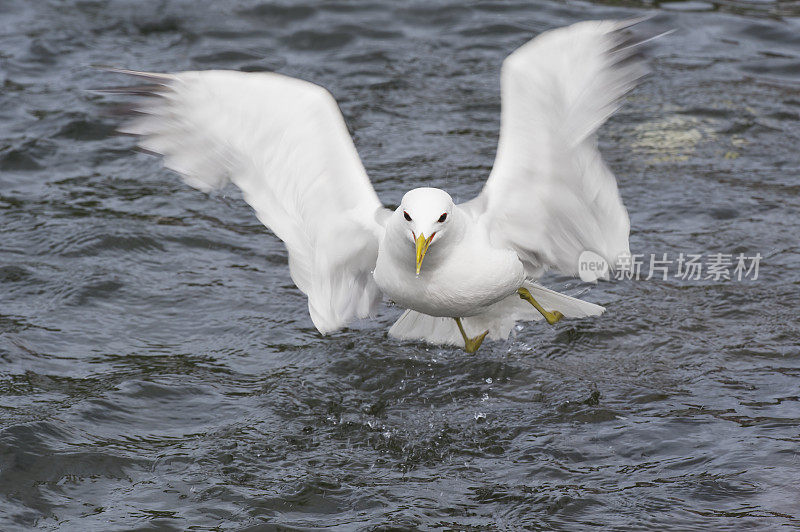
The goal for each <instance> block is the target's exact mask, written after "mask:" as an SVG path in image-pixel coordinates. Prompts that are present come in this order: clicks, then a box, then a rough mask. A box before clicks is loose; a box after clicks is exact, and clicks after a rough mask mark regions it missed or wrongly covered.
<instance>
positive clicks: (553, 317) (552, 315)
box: [517, 288, 564, 325]
mask: <svg viewBox="0 0 800 532" xmlns="http://www.w3.org/2000/svg"><path fill="white" fill-rule="evenodd" d="M517 293H518V294H519V297H520V298H522V299H524V300H525V301H527V302H528V303H530V304H531V305H533V308H535V309H536V310H538V311H539V312H540V313H541V314H542V316H544V319H546V320H547V323H549V324H550V325H555V324H556V323H557V322H558V320H560V319H561V318H563V317H564V315H563V314H561V313H560V312H559V311H557V310H554V311H553V312H548V311H546V310H545V309H544V307H543V306H541V305H540V304H539V302H538V301H536V300H535V299H533V296H532V295H531V293H530V292H529V291H528V289H527V288H520V289H519V290H517Z"/></svg>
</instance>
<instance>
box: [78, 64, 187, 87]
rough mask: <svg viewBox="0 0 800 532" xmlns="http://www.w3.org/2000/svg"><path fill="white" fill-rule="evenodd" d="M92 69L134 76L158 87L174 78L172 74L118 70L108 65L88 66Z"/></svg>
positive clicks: (118, 68)
mask: <svg viewBox="0 0 800 532" xmlns="http://www.w3.org/2000/svg"><path fill="white" fill-rule="evenodd" d="M90 66H91V67H92V68H94V69H97V70H102V71H104V72H112V73H114V74H125V75H126V76H135V77H137V78H144V79H147V80H149V81H152V82H154V83H158V84H160V85H163V84H166V83H169V82H170V81H172V80H173V79H174V78H175V77H174V76H173V75H172V74H162V73H159V72H143V71H140V70H130V69H127V68H120V67H115V66H110V65H99V64H94V65H90Z"/></svg>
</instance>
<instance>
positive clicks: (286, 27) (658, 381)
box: [0, 0, 800, 531]
mask: <svg viewBox="0 0 800 532" xmlns="http://www.w3.org/2000/svg"><path fill="white" fill-rule="evenodd" d="M641 14H655V15H656V17H655V18H653V19H651V20H649V21H648V22H646V23H644V24H643V25H642V30H643V31H645V32H648V33H657V32H661V31H664V30H668V29H675V30H676V31H675V33H674V34H672V35H671V36H669V37H666V38H663V39H661V40H660V41H659V42H657V43H656V44H655V45H654V47H653V49H652V51H651V65H652V69H653V73H652V76H651V77H650V78H649V79H648V80H647V81H646V83H645V84H644V85H643V86H641V87H640V88H639V89H637V90H636V91H635V92H634V93H633V94H632V95H631V96H630V97H629V98H628V100H627V103H626V105H625V107H624V108H623V109H622V110H621V112H620V113H619V114H617V115H616V116H615V117H614V118H613V119H612V120H611V122H610V123H609V124H608V125H607V126H606V127H605V128H604V129H603V132H602V135H601V148H602V151H603V153H604V154H605V156H606V158H607V160H608V162H609V165H610V166H611V167H612V168H613V170H614V171H615V172H616V174H617V176H618V180H619V184H620V190H621V193H622V196H623V198H624V200H625V203H626V205H627V207H628V209H629V211H630V214H631V221H632V234H631V244H632V246H631V247H632V249H633V251H634V252H635V253H641V254H643V255H645V256H649V254H652V253H657V254H659V256H660V254H663V253H668V254H669V257H670V258H673V259H674V258H676V257H677V256H678V254H679V253H702V254H705V255H708V254H712V253H725V254H738V253H745V254H746V255H754V254H756V253H760V254H761V255H762V256H763V259H762V262H761V264H760V271H759V277H758V279H757V280H743V281H736V280H731V281H726V280H718V281H715V280H714V279H713V278H712V279H703V280H681V279H676V278H674V276H672V275H671V276H670V278H669V279H668V280H662V279H661V276H660V275H659V276H658V278H657V279H656V278H654V279H650V280H644V279H641V280H638V281H637V280H624V281H618V282H612V283H605V284H601V285H599V286H597V287H594V288H591V287H587V286H584V285H581V283H579V282H577V281H575V280H569V279H562V278H556V277H550V278H548V279H546V282H547V284H549V285H550V286H552V287H554V288H557V289H561V290H565V291H567V292H568V293H571V294H581V295H582V297H584V298H586V299H589V300H591V301H595V302H598V303H601V304H603V305H606V306H607V308H608V312H607V313H606V314H605V315H603V316H601V317H599V318H594V319H587V320H582V321H565V322H562V323H559V324H558V325H556V326H555V327H548V326H546V325H542V324H536V325H527V326H525V327H522V328H520V330H519V331H518V333H517V334H516V337H515V338H513V339H511V340H509V341H508V342H491V343H487V344H484V347H483V348H481V350H480V351H479V352H478V353H477V354H476V355H474V356H470V355H466V354H464V353H463V352H461V351H459V350H457V349H449V348H446V349H442V348H430V347H427V346H425V345H423V344H417V343H402V342H398V341H395V340H392V339H389V338H387V336H386V331H387V328H388V326H389V325H390V324H391V322H392V321H393V320H394V319H395V318H396V317H397V315H398V314H399V309H394V308H390V307H388V306H387V307H386V308H385V309H384V310H382V311H381V313H380V315H379V316H378V318H377V319H376V320H374V321H369V322H364V323H359V324H357V325H356V326H354V327H353V328H351V329H349V330H346V331H342V332H339V333H336V334H333V335H331V336H329V337H321V336H320V335H319V334H318V333H317V332H316V331H315V329H314V328H313V326H312V323H311V321H310V319H309V317H308V314H307V310H306V303H305V299H304V297H303V296H302V294H301V293H300V292H298V290H297V289H295V288H294V286H293V285H292V283H291V280H290V279H289V275H288V271H287V265H286V254H285V251H284V249H283V247H282V245H281V243H280V242H279V241H278V240H277V239H276V238H275V237H274V236H272V235H271V234H270V233H269V232H268V231H267V230H265V229H264V228H263V227H262V226H261V225H260V224H259V223H258V221H257V220H256V218H255V216H253V214H252V213H251V211H250V209H249V207H247V205H245V204H244V203H243V202H242V201H241V199H240V197H239V195H238V193H237V192H236V191H234V190H229V191H226V192H224V193H218V194H215V195H213V196H212V197H210V198H209V197H208V196H206V195H204V194H202V193H200V192H197V191H195V190H192V189H190V188H189V187H187V186H185V185H183V184H182V183H181V182H180V180H179V179H177V178H176V177H175V176H174V175H172V174H169V173H168V172H165V171H163V170H161V169H160V167H159V162H158V161H157V160H156V159H154V158H150V157H148V156H146V155H143V154H138V153H134V152H132V151H131V148H132V144H133V141H132V140H131V139H130V138H127V137H119V136H112V135H111V133H112V132H113V130H114V128H115V127H116V125H117V119H116V118H114V117H113V116H111V113H110V111H111V110H112V108H113V106H114V105H115V104H116V103H117V102H115V100H114V99H113V98H109V97H106V96H100V95H98V94H96V93H92V92H88V91H87V89H91V88H96V87H103V86H108V85H115V84H119V83H124V82H125V81H127V80H119V79H117V77H115V76H113V75H110V74H106V73H103V72H98V71H95V70H92V69H90V68H88V65H91V64H97V63H100V64H113V65H120V66H126V67H130V68H137V69H143V70H155V71H175V70H184V69H209V68H229V69H244V70H277V71H279V72H282V73H286V74H289V75H293V76H298V77H301V78H304V79H308V80H312V81H315V82H318V83H320V84H322V85H324V86H325V87H327V88H329V89H330V90H331V92H332V93H333V94H334V95H335V96H336V98H337V99H338V101H339V102H340V104H341V107H342V111H343V113H344V115H345V117H346V119H347V121H348V124H349V126H350V128H351V130H352V131H353V134H354V138H355V141H356V145H357V147H358V149H359V152H360V154H361V156H362V158H363V160H364V162H365V165H366V167H367V169H368V171H369V173H370V175H371V177H372V179H373V181H374V183H375V186H376V188H377V190H378V193H379V195H380V197H381V199H382V200H383V201H384V202H385V203H386V204H388V205H392V204H396V203H397V202H398V201H399V199H400V197H401V195H402V193H403V192H404V191H406V190H407V189H409V188H412V187H415V186H420V185H432V186H438V187H443V188H446V189H448V190H449V191H450V192H451V193H452V194H453V195H454V196H456V197H457V198H459V199H461V200H464V199H468V198H470V197H472V196H473V195H474V194H476V193H477V192H478V190H479V189H480V187H481V185H482V183H483V181H484V179H485V177H486V175H487V173H488V171H489V169H490V168H491V165H492V161H493V157H494V151H495V143H496V140H497V131H498V126H499V83H498V73H499V66H500V62H501V60H502V59H503V57H504V56H505V55H507V54H508V53H509V52H510V51H512V50H513V49H514V48H515V47H517V46H519V45H520V44H522V43H524V42H525V41H526V40H527V39H529V38H530V37H532V36H534V35H536V34H538V33H540V32H542V31H544V30H546V29H549V28H553V27H556V26H561V25H565V24H569V23H572V22H576V21H579V20H583V19H587V18H603V17H605V18H608V17H628V16H635V15H641ZM576 68H579V65H576ZM0 84H1V85H2V99H0V124H1V125H2V136H0V231H2V232H1V233H0V235H1V236H0V529H2V530H16V529H20V530H24V529H30V528H32V527H39V528H43V529H62V530H98V531H100V530H103V531H105V530H130V529H137V530H144V529H158V530H183V529H188V528H191V529H194V530H209V529H217V528H218V529H223V530H231V529H237V528H247V529H251V530H257V529H269V527H270V524H283V525H288V526H290V527H298V528H313V527H318V526H338V527H339V528H341V529H354V528H360V527H363V528H374V527H379V526H382V525H395V526H398V527H400V528H420V529H438V528H444V529H449V528H453V529H461V530H477V529H486V528H506V529H508V528H512V529H513V528H516V527H526V526H527V527H530V528H556V529H576V528H584V527H589V526H593V525H599V526H602V527H603V528H606V529H629V528H639V529H640V528H659V529H673V530H689V529H704V530H707V529H731V530H733V529H736V530H739V529H743V528H748V527H749V528H759V529H767V528H768V529H775V528H779V527H800V488H798V479H800V456H799V453H800V448H799V447H798V444H800V352H798V351H799V350H798V333H799V332H800V330H799V329H800V326H799V324H798V316H799V315H800V312H798V311H799V310H800V273H798V272H800V259H799V258H798V234H800V201H799V200H798V198H799V197H800V178H799V176H800V149H798V147H800V7H798V5H797V3H792V2H780V1H778V2H770V1H758V2H756V1H752V2H747V1H740V2H737V1H734V0H726V1H719V2H713V3H712V2H704V1H694V2H670V3H667V2H664V3H661V4H651V3H647V4H640V3H637V2H632V1H631V2H605V3H597V4H588V3H580V2H568V3H562V2H502V3H488V2H484V3H469V4H468V3H466V2H460V1H449V2H448V1H427V2H412V3H400V2H371V1H369V0H364V1H353V2H346V1H341V2H327V3H324V4H313V3H303V2H293V3H291V4H273V3H264V2H258V1H255V0H253V1H240V2H212V1H202V2H192V1H188V0H186V1H158V2H156V1H154V2H137V1H132V0H130V1H128V0H119V1H101V0H83V1H77V0H75V1H72V0H63V1H55V0H52V1H46V0H41V1H39V0H37V1H30V0H4V1H0ZM674 273H675V269H674V266H673V270H672V274H674ZM250 527H252V528H250ZM260 527H263V528H260Z"/></svg>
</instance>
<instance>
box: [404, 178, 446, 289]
mask: <svg viewBox="0 0 800 532" xmlns="http://www.w3.org/2000/svg"><path fill="white" fill-rule="evenodd" d="M452 213H453V198H451V197H450V194H448V193H447V192H445V191H444V190H441V189H438V188H428V187H425V188H415V189H414V190H410V191H408V192H406V195H405V196H403V201H401V202H400V206H399V207H398V208H397V211H396V212H395V215H396V216H399V217H400V218H401V223H403V224H404V226H405V230H406V233H407V234H408V238H409V239H410V240H411V242H412V243H413V245H414V248H415V249H416V255H417V260H416V263H417V275H419V272H420V269H421V268H422V259H424V258H425V253H427V252H428V247H429V246H430V245H431V244H433V243H434V242H436V241H439V240H441V239H442V237H443V236H444V234H445V233H446V232H447V229H448V228H449V227H450V224H449V223H448V222H449V221H450V220H451V218H452ZM434 239H435V240H434Z"/></svg>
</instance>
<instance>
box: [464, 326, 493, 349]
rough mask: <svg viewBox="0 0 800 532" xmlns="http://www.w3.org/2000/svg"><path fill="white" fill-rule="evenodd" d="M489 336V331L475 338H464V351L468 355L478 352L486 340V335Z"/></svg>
mask: <svg viewBox="0 0 800 532" xmlns="http://www.w3.org/2000/svg"><path fill="white" fill-rule="evenodd" d="M487 334H489V331H485V332H484V333H483V334H480V335H478V336H476V337H475V338H466V337H465V338H464V350H465V351H466V352H467V353H470V354H472V353H474V352H475V351H477V350H478V348H479V347H480V346H481V344H482V343H483V339H484V338H486V335H487Z"/></svg>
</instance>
